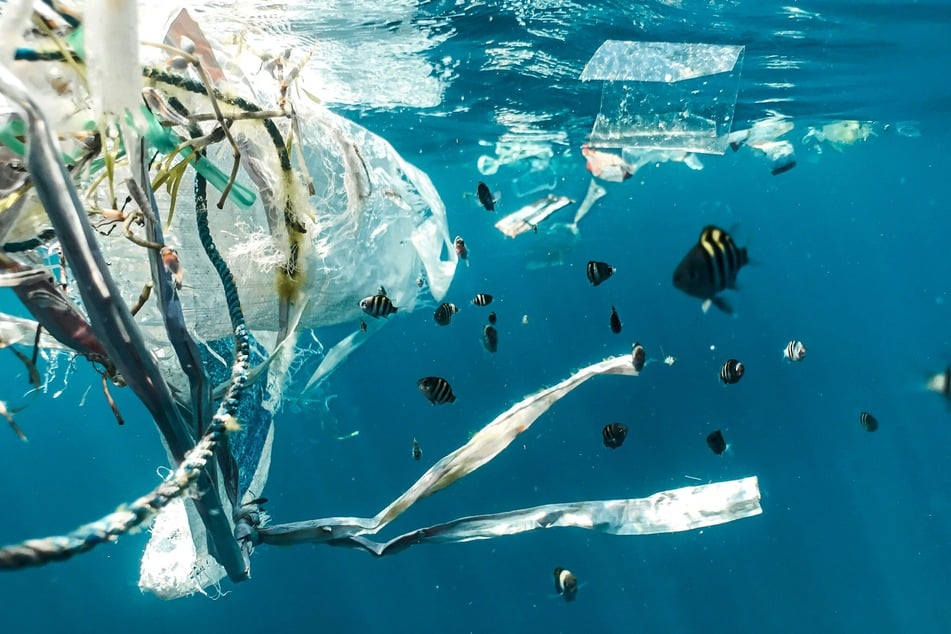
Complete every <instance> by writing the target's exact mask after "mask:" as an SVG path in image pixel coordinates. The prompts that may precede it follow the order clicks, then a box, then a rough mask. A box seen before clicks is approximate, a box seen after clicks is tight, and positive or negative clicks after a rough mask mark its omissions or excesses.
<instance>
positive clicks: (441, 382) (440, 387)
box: [416, 376, 456, 405]
mask: <svg viewBox="0 0 951 634" xmlns="http://www.w3.org/2000/svg"><path fill="white" fill-rule="evenodd" d="M416 386H417V387H418V388H419V391H420V392H422V393H423V396H425V397H426V400H427V401H429V402H430V403H432V404H433V405H436V404H439V405H442V404H444V403H455V402H456V395H455V394H453V393H452V387H451V386H450V385H449V381H447V380H446V379H444V378H442V377H441V376H427V377H423V378H421V379H420V380H419V381H417V382H416Z"/></svg>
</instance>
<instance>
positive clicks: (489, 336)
mask: <svg viewBox="0 0 951 634" xmlns="http://www.w3.org/2000/svg"><path fill="white" fill-rule="evenodd" d="M482 345H483V347H485V349H486V350H488V351H489V352H493V353H495V352H498V351H499V331H498V330H496V329H495V326H493V325H492V324H486V325H485V328H483V329H482Z"/></svg>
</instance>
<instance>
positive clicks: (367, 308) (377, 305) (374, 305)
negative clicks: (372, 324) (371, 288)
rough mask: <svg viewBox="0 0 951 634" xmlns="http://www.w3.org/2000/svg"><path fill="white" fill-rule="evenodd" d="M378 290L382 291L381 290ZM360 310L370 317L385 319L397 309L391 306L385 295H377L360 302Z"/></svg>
mask: <svg viewBox="0 0 951 634" xmlns="http://www.w3.org/2000/svg"><path fill="white" fill-rule="evenodd" d="M380 290H383V289H382V288H381V289H380ZM360 308H361V309H362V310H363V312H365V313H366V314H367V315H369V316H370V317H386V316H388V315H392V314H393V313H395V312H396V311H397V310H399V308H397V307H396V306H394V305H393V302H391V301H390V298H389V297H387V296H386V293H378V294H376V295H371V296H370V297H364V298H363V299H361V300H360Z"/></svg>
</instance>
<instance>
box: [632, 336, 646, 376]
mask: <svg viewBox="0 0 951 634" xmlns="http://www.w3.org/2000/svg"><path fill="white" fill-rule="evenodd" d="M631 358H632V359H633V360H634V369H635V370H637V371H638V372H640V371H641V370H643V369H644V364H645V363H647V353H646V352H644V346H642V345H641V344H640V343H638V342H637V341H635V342H634V346H633V347H632V348H631Z"/></svg>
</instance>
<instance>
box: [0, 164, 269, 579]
mask: <svg viewBox="0 0 951 634" xmlns="http://www.w3.org/2000/svg"><path fill="white" fill-rule="evenodd" d="M205 190H206V183H205V179H204V178H202V177H201V176H200V175H199V176H197V177H196V179H195V208H196V218H197V222H198V233H199V236H200V238H201V243H202V246H203V247H204V249H205V253H206V254H207V255H208V259H209V260H211V263H212V265H213V266H214V267H215V270H216V271H217V272H218V276H219V277H220V278H221V283H222V285H223V286H224V289H225V299H226V301H227V305H228V316H229V317H230V318H231V325H232V327H233V328H234V338H235V355H234V363H233V365H232V368H231V383H230V385H229V386H228V391H227V392H226V393H225V396H224V398H222V400H221V403H220V404H219V406H218V410H217V411H216V412H215V415H214V416H213V417H212V422H211V425H210V426H209V429H208V433H207V434H205V435H204V436H203V437H202V439H201V440H200V441H199V442H198V444H197V445H195V447H194V448H193V449H191V450H190V451H189V452H188V453H187V454H186V455H185V459H184V460H183V461H182V463H181V464H180V465H179V466H178V468H177V469H176V470H175V471H174V472H173V473H172V474H171V475H170V476H169V477H168V478H167V479H166V480H165V481H164V482H162V484H160V485H159V486H158V487H157V488H155V489H154V490H153V491H152V492H150V493H149V494H147V495H145V496H143V497H140V498H139V499H137V500H136V501H134V502H132V504H130V505H129V506H128V507H127V508H124V509H121V510H119V511H116V512H115V513H110V514H109V515H107V516H105V517H103V518H102V519H100V520H98V521H95V522H92V523H90V524H85V525H83V526H80V527H79V528H77V529H76V530H74V531H72V532H71V533H69V534H67V535H62V536H53V537H46V538H41V539H30V540H27V541H24V542H22V543H20V544H14V545H11V546H5V547H3V548H0V570H19V569H22V568H26V567H29V566H42V565H44V564H47V563H50V562H53V561H64V560H66V559H69V558H71V557H73V556H74V555H78V554H81V553H84V552H87V551H89V550H91V549H92V548H94V547H95V546H98V545H99V544H102V543H105V542H111V541H115V540H116V539H117V538H118V537H119V536H120V535H124V534H126V533H128V532H129V531H131V530H133V529H135V528H137V527H138V526H141V525H142V524H143V523H145V522H147V521H149V520H151V519H152V518H154V517H155V516H156V515H157V514H158V512H159V511H161V510H162V509H163V508H165V507H166V506H167V505H168V504H169V503H170V502H171V501H172V500H173V499H175V498H178V497H181V496H183V495H185V494H186V493H188V491H189V490H190V489H191V488H192V487H193V486H194V484H195V482H196V481H197V480H198V478H199V476H200V475H201V472H202V470H203V469H204V468H205V466H206V465H207V463H208V461H209V459H210V458H211V457H212V456H213V455H214V451H215V448H216V447H217V445H218V443H219V442H221V440H222V439H223V438H224V436H225V435H226V434H227V433H228V431H230V430H232V429H234V428H236V427H237V420H236V419H235V413H236V412H237V410H238V405H239V404H240V399H241V395H242V393H243V392H244V388H245V386H246V385H247V381H248V369H249V365H250V355H249V350H250V334H249V332H248V329H247V326H246V325H245V322H244V314H243V312H242V310H241V301H240V299H239V297H238V289H237V287H236V285H235V283H234V277H233V276H232V274H231V271H230V269H228V265H227V264H226V263H225V261H224V259H223V258H222V257H221V254H220V253H219V252H218V248H217V247H216V246H215V243H214V240H213V239H212V237H211V232H210V230H209V228H208V205H207V196H206V191H205Z"/></svg>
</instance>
